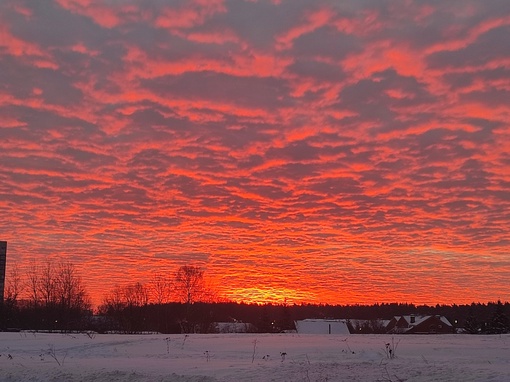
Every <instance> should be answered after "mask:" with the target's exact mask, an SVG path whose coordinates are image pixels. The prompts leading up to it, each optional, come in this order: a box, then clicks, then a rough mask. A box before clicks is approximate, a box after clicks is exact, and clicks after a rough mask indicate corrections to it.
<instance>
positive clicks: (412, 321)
mask: <svg viewBox="0 0 510 382" xmlns="http://www.w3.org/2000/svg"><path fill="white" fill-rule="evenodd" d="M414 323H416V317H415V316H414V314H412V315H411V324H414Z"/></svg>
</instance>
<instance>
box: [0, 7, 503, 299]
mask: <svg viewBox="0 0 510 382" xmlns="http://www.w3.org/2000/svg"><path fill="white" fill-rule="evenodd" d="M509 37H510V2H508V1H507V0H499V1H498V0H493V1H474V0H462V1H460V0H459V1H411V0H406V1H398V0H397V1H379V0H357V1H354V0H351V1H341V2H340V1H335V0H331V1H327V0H317V1H304V0H292V1H291V0H272V1H271V0H258V1H257V0H250V1H248V0H246V1H245V0H187V1H184V0H182V1H179V0H168V1H166V0H154V1H134V0H123V1H121V0H103V1H96V0H54V1H49V0H37V1H35V0H32V1H28V0H21V1H19V0H4V1H2V2H1V3H0V210H1V212H2V219H0V240H7V241H8V261H7V268H8V269H7V274H8V275H9V269H12V268H13V267H14V264H16V266H18V267H20V269H26V268H27V267H29V266H30V264H34V263H35V264H41V263H44V262H47V261H70V262H72V263H73V264H75V265H76V266H77V267H78V268H79V270H80V272H81V274H82V277H83V281H84V283H85V285H86V287H87V290H88V291H89V293H90V294H91V296H92V299H93V301H95V302H96V303H98V302H100V301H101V298H102V296H104V295H105V294H107V293H108V292H109V291H110V290H111V289H112V288H113V287H114V286H115V285H124V284H126V283H133V282H141V283H148V282H149V281H150V279H151V277H154V275H155V274H164V275H168V277H169V278H173V275H174V274H175V271H176V270H177V269H178V267H180V266H182V265H194V266H199V267H201V268H202V269H203V270H204V271H205V275H206V276H207V278H208V280H209V282H210V283H211V284H212V285H214V287H215V288H216V290H217V291H218V293H219V294H220V295H221V296H222V297H224V298H227V299H231V300H234V301H245V302H268V301H271V302H283V301H287V302H291V303H303V302H311V303H329V304H337V303H338V304H354V303H367V304H371V303H376V302H394V301H397V302H409V303H417V304H436V303H441V304H443V303H444V304H450V303H470V302H472V301H475V302H477V301H480V302H487V301H495V300H497V299H502V300H509V299H510V298H509V296H510V283H508V280H509V278H510V247H509V244H510V228H509V227H510V125H509V123H510V107H509V104H510V75H509V74H510V38H509Z"/></svg>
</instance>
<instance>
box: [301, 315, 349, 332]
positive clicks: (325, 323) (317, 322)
mask: <svg viewBox="0 0 510 382" xmlns="http://www.w3.org/2000/svg"><path fill="white" fill-rule="evenodd" d="M296 330H297V332H298V333H299V334H350V333H349V327H348V326H347V321H346V320H321V319H311V318H309V319H306V320H298V321H296Z"/></svg>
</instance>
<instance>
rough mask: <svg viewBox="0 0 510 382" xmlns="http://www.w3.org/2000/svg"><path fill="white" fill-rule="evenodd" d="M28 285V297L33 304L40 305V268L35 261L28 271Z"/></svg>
mask: <svg viewBox="0 0 510 382" xmlns="http://www.w3.org/2000/svg"><path fill="white" fill-rule="evenodd" d="M27 279H28V280H27V284H28V285H27V286H28V294H29V295H28V299H29V301H30V302H31V303H32V306H34V307H36V306H38V305H39V302H40V301H39V300H40V293H39V269H38V267H37V265H36V264H35V263H32V265H31V266H30V268H29V270H28V273H27Z"/></svg>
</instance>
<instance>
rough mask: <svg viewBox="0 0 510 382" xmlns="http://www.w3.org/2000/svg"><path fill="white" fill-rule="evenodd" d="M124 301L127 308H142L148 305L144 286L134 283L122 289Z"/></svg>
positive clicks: (147, 293) (147, 296) (147, 294)
mask: <svg viewBox="0 0 510 382" xmlns="http://www.w3.org/2000/svg"><path fill="white" fill-rule="evenodd" d="M124 299H125V302H126V305H128V306H144V305H147V304H148V303H149V292H148V290H147V288H146V287H145V285H143V284H141V283H139V282H138V283H135V284H131V285H127V286H126V287H125V288H124Z"/></svg>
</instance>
